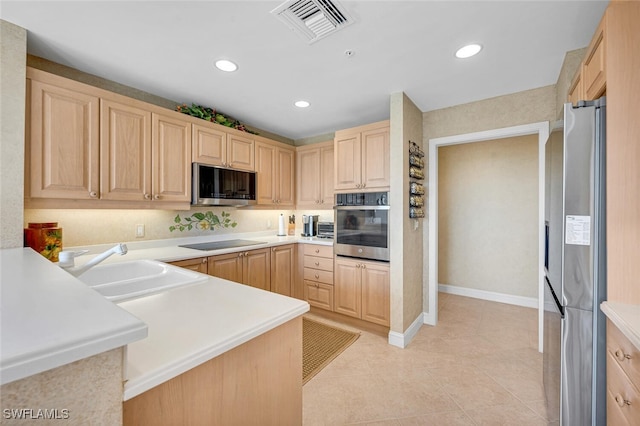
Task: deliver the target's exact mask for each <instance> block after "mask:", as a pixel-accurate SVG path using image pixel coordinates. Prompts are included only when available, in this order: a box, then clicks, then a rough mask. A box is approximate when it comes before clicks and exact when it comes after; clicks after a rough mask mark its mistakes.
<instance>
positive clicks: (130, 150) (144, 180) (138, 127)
mask: <svg viewBox="0 0 640 426" xmlns="http://www.w3.org/2000/svg"><path fill="white" fill-rule="evenodd" d="M100 112H101V119H100V128H101V129H100V130H101V131H100V133H101V144H100V148H101V150H100V165H101V167H100V172H101V176H100V179H101V192H100V198H101V199H104V200H116V201H152V200H154V201H159V200H161V201H180V202H188V201H189V200H190V199H191V191H190V189H191V187H190V185H189V180H190V176H191V169H190V167H189V165H190V159H191V124H190V123H187V122H185V121H182V120H180V119H179V118H175V117H169V116H165V115H162V114H157V113H151V112H150V111H147V110H145V109H142V108H137V107H135V106H131V105H127V104H122V103H118V102H114V101H110V100H105V99H103V100H102V101H101V111H100Z"/></svg>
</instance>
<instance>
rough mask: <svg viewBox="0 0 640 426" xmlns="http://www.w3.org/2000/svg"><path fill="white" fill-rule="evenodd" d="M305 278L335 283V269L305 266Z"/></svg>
mask: <svg viewBox="0 0 640 426" xmlns="http://www.w3.org/2000/svg"><path fill="white" fill-rule="evenodd" d="M303 278H304V279H305V280H309V281H317V282H319V283H325V284H333V271H323V270H320V269H312V268H304V273H303Z"/></svg>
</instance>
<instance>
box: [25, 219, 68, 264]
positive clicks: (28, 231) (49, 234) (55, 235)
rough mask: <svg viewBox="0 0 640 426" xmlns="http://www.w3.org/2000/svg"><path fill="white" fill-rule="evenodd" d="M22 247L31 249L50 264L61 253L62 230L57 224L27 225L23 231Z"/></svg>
mask: <svg viewBox="0 0 640 426" xmlns="http://www.w3.org/2000/svg"><path fill="white" fill-rule="evenodd" d="M24 246H25V247H31V248H32V249H34V250H35V251H37V252H38V253H40V254H41V255H43V256H44V257H46V258H47V259H49V260H50V261H52V262H57V261H58V253H60V252H61V251H62V228H59V227H58V222H45V223H29V227H28V228H25V230H24Z"/></svg>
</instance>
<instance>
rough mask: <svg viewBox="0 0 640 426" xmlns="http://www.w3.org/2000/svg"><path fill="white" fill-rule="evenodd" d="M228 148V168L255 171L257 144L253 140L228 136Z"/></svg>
mask: <svg viewBox="0 0 640 426" xmlns="http://www.w3.org/2000/svg"><path fill="white" fill-rule="evenodd" d="M227 147H228V151H227V163H226V166H227V167H231V168H232V169H241V170H249V171H254V170H255V168H256V163H255V143H254V141H253V139H249V138H244V137H242V136H238V135H231V134H229V135H227Z"/></svg>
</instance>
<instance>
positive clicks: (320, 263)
mask: <svg viewBox="0 0 640 426" xmlns="http://www.w3.org/2000/svg"><path fill="white" fill-rule="evenodd" d="M304 267H305V268H312V269H322V270H323V271H331V272H333V259H328V258H326V257H317V256H305V257H304Z"/></svg>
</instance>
